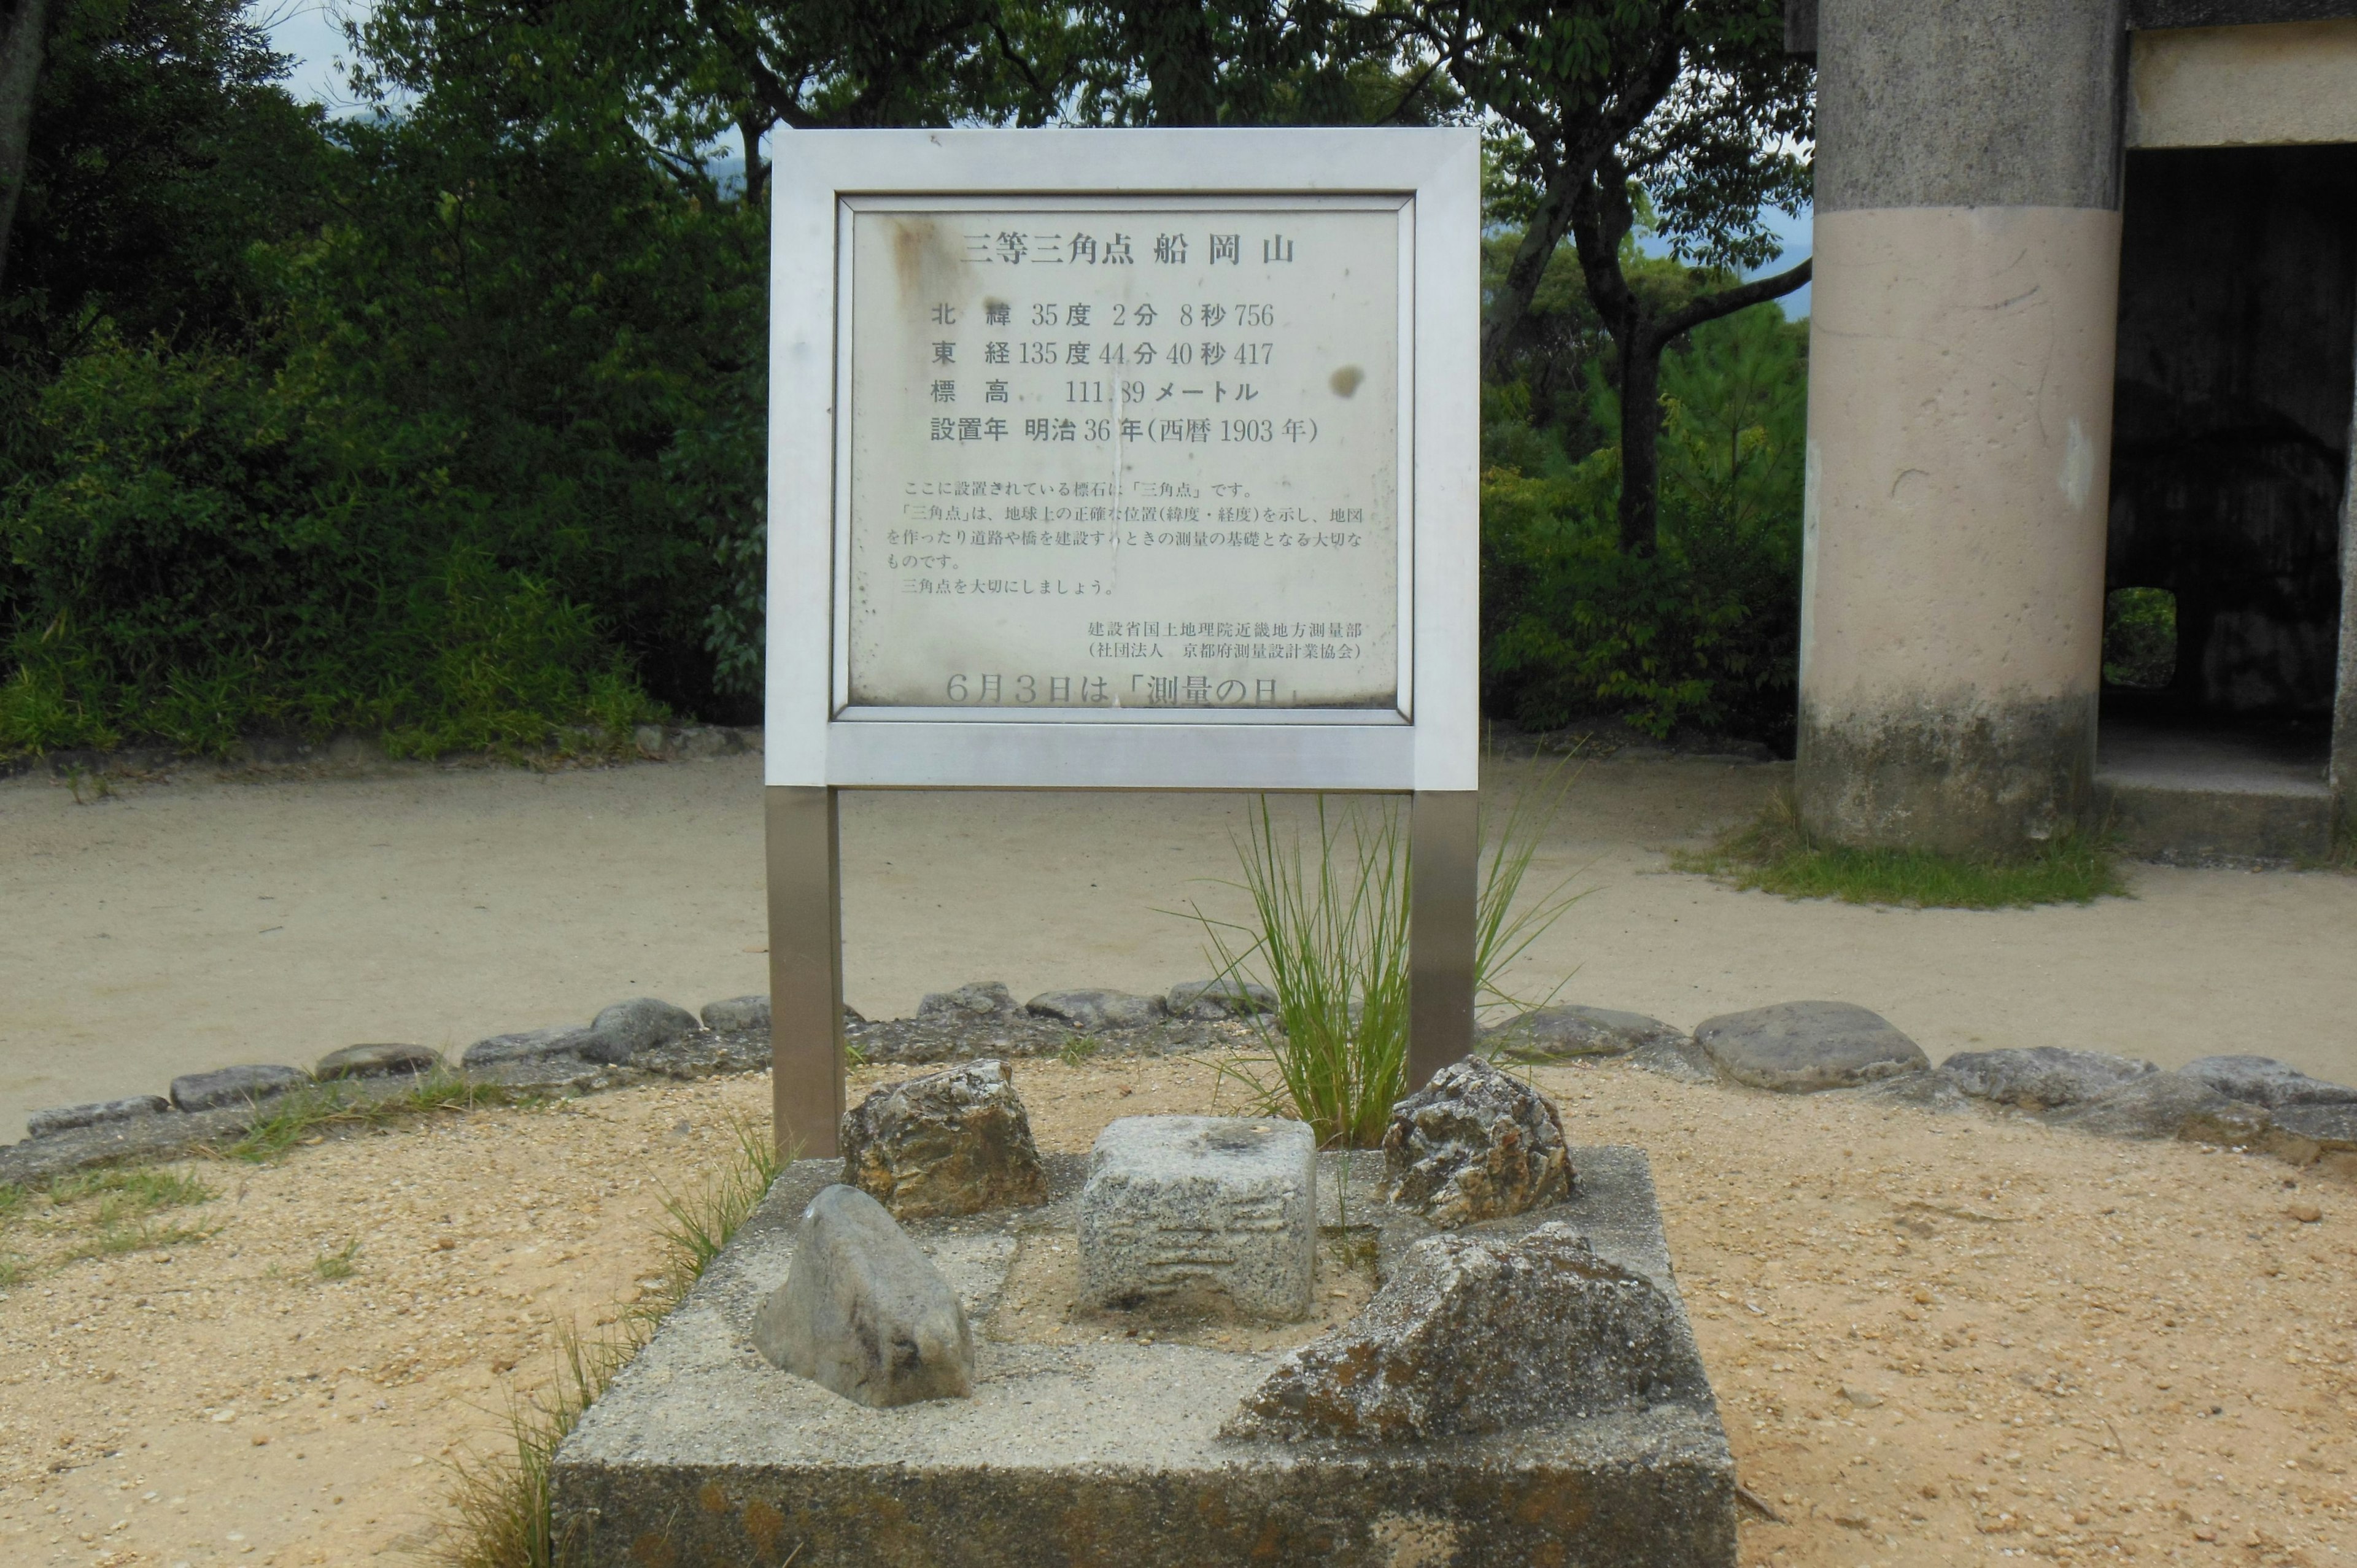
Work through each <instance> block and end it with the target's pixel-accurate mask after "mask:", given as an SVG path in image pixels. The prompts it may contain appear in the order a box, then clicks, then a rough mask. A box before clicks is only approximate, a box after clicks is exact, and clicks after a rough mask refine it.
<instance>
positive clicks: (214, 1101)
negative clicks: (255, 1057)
mask: <svg viewBox="0 0 2357 1568" xmlns="http://www.w3.org/2000/svg"><path fill="white" fill-rule="evenodd" d="M310 1081H311V1079H310V1078H309V1076H308V1075H307V1074H306V1073H303V1072H300V1071H298V1070H297V1069H294V1068H291V1067H225V1068H221V1069H219V1070H218V1071H214V1072H192V1073H188V1074H185V1075H183V1076H181V1077H179V1078H176V1079H173V1080H172V1103H173V1104H174V1105H175V1106H177V1107H178V1108H179V1109H180V1110H182V1111H215V1110H219V1109H220V1108H221V1107H222V1106H224V1105H244V1104H248V1103H250V1102H252V1101H257V1100H267V1099H269V1098H270V1097H271V1096H272V1095H274V1094H284V1093H285V1092H286V1091H287V1090H290V1089H293V1088H295V1087H296V1085H298V1084H305V1083H308V1082H310Z"/></svg>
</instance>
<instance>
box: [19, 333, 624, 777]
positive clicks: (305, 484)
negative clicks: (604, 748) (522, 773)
mask: <svg viewBox="0 0 2357 1568" xmlns="http://www.w3.org/2000/svg"><path fill="white" fill-rule="evenodd" d="M33 424H34V429H33V430H32V432H31V433H30V435H29V436H28V437H27V440H26V442H25V443H24V445H25V446H29V448H30V449H31V452H32V457H31V460H30V461H28V462H27V464H25V466H24V467H23V468H22V469H21V470H20V472H19V473H18V475H17V477H16V480H15V482H14V483H13V484H12V485H10V486H9V487H8V488H7V489H6V490H5V492H0V593H4V594H5V597H0V606H5V608H7V609H8V610H9V611H10V612H11V614H10V615H9V617H8V619H7V622H6V623H5V624H6V626H7V628H8V637H7V640H6V641H5V643H0V659H5V660H6V662H7V663H8V664H11V665H13V666H14V668H13V670H12V671H10V672H9V673H8V675H7V677H6V679H5V681H0V753H5V752H12V751H24V750H27V749H38V750H47V749H54V748H57V747H61V746H112V745H114V744H117V743H118V742H120V741H123V740H126V739H132V738H137V737H153V738H156V739H160V740H163V741H167V742H169V743H170V744H172V745H174V746H179V747H182V748H184V749H186V750H189V751H192V752H208V753H216V754H218V753H221V752H225V751H227V750H228V749H229V748H230V747H231V746H234V745H235V744H236V743H237V742H238V740H239V739H240V738H241V737H242V736H244V735H247V734H249V733H252V732H254V731H256V730H263V729H279V730H294V731H298V732H302V733H307V734H319V733H324V732H327V731H329V730H333V729H337V728H345V727H358V728H364V729H367V730H370V731H372V732H376V733H381V734H382V736H384V738H385V741H386V744H387V746H388V747H389V748H391V749H392V750H393V751H395V752H396V753H404V754H412V755H433V754H436V753H440V752H445V751H449V750H453V749H457V748H461V747H486V746H509V747H512V746H543V745H547V744H549V743H551V742H553V741H556V740H558V739H560V738H561V737H562V736H563V735H564V734H565V732H566V731H567V730H578V729H585V728H586V729H590V730H594V731H597V732H601V733H612V732H615V731H618V730H619V729H621V728H623V727H626V726H628V725H630V724H631V723H632V722H634V721H635V720H637V719H638V718H640V717H643V716H651V715H653V714H656V713H657V712H659V710H658V709H657V707H656V706H655V704H654V703H652V702H651V700H650V699H649V698H648V697H647V696H646V695H645V693H643V692H642V691H641V690H640V688H639V686H638V684H637V682H635V681H634V680H633V678H632V676H631V673H630V668H629V667H628V665H627V664H626V663H625V662H624V661H623V660H622V658H621V656H620V654H619V651H618V650H617V649H616V648H615V646H614V644H613V642H612V641H611V640H610V639H608V637H606V636H605V635H604V634H603V632H602V631H601V628H599V627H598V625H597V622H596V620H595V618H593V617H592V616H591V615H590V614H589V612H588V611H587V610H586V609H585V608H583V607H580V606H578V605H576V604H573V603H568V602H566V601H565V600H564V599H562V598H561V597H559V596H557V595H556V594H555V593H554V591H553V590H552V589H551V588H550V586H549V585H547V584H546V583H545V582H544V581H542V580H540V579H537V578H535V577H533V576H531V575H527V574H526V573H524V572H522V571H520V570H518V569H516V568H514V567H511V566H504V565H501V564H498V563H497V561H496V560H495V559H494V558H493V556H492V555H491V553H490V550H489V549H488V548H487V547H486V546H485V545H483V544H480V543H476V542H470V540H469V535H470V534H471V533H473V532H479V530H478V529H477V527H476V524H477V521H478V518H479V514H480V512H481V510H482V504H481V498H479V497H477V496H473V495H469V494H468V493H466V492H464V491H462V490H459V489H457V488H455V487H453V486H451V485H449V484H448V483H447V482H446V481H445V479H444V478H442V476H441V475H440V473H439V472H438V470H437V468H436V467H435V464H436V460H437V459H439V458H442V457H444V456H447V450H448V446H449V441H448V439H447V437H443V438H437V437H436V434H435V427H434V425H433V424H432V423H431V422H425V423H424V424H420V423H419V422H415V421H397V420H393V419H391V418H389V417H388V416H386V415H384V414H383V413H382V411H381V410H378V409H375V408H373V407H372V406H371V405H369V404H366V403H361V402H357V401H354V400H350V399H340V398H338V397H336V396H334V395H332V394H331V393H330V392H329V391H328V388H327V387H326V386H324V385H323V384H322V383H321V381H319V379H318V378H317V376H316V374H307V373H306V371H305V368H304V364H303V361H301V360H297V361H296V365H295V366H293V367H290V368H287V369H282V370H279V371H268V370H265V369H264V367H263V366H262V365H261V364H259V363H258V362H257V361H256V360H254V359H253V358H241V357H238V356H235V355H231V354H229V353H226V352H223V351H220V350H216V349H193V350H188V351H185V352H175V351H171V350H168V349H162V348H157V347H147V348H134V347H130V346H127V345H124V344H122V343H119V342H117V341H115V340H113V338H112V337H111V336H108V335H105V334H103V333H102V335H101V338H100V340H99V341H98V342H97V343H96V344H95V345H94V346H93V347H92V348H91V349H89V350H87V351H86V352H84V353H82V354H81V355H79V356H77V357H75V358H74V359H72V360H69V361H68V362H67V363H66V365H65V366H64V368H63V370H62V371H61V372H60V374H59V376H58V377H57V378H56V379H55V380H54V381H51V382H50V383H49V384H48V386H47V387H46V388H44V389H43V390H42V391H41V392H40V393H39V395H38V398H37V399H36V400H35V401H34V403H33Z"/></svg>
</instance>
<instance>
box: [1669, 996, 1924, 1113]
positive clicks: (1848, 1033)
mask: <svg viewBox="0 0 2357 1568" xmlns="http://www.w3.org/2000/svg"><path fill="white" fill-rule="evenodd" d="M1695 1040H1697V1041H1698V1042H1700V1044H1701V1046H1702V1047H1703V1049H1704V1050H1705V1051H1706V1052H1708V1053H1709V1054H1710V1059H1711V1064H1712V1065H1713V1066H1714V1067H1716V1068H1717V1069H1718V1071H1719V1073H1720V1075H1721V1076H1723V1077H1726V1078H1729V1079H1734V1080H1735V1081H1736V1082H1737V1083H1744V1084H1749V1085H1750V1086H1751V1087H1752V1088H1754V1089H1767V1090H1775V1091H1776V1092H1778V1093H1781V1094H1813V1093H1814V1092H1816V1091H1817V1090H1822V1089H1848V1088H1852V1087H1854V1086H1856V1085H1857V1084H1861V1083H1872V1082H1873V1081H1874V1080H1875V1079H1878V1078H1896V1077H1898V1076H1899V1075H1900V1073H1902V1072H1918V1071H1921V1069H1925V1068H1928V1067H1930V1066H1931V1065H1932V1063H1931V1059H1930V1058H1927V1057H1926V1056H1924V1054H1923V1052H1922V1048H1921V1047H1919V1046H1917V1045H1916V1044H1915V1042H1914V1041H1912V1040H1910V1039H1909V1038H1908V1037H1907V1036H1904V1035H1902V1034H1900V1032H1899V1031H1898V1030H1897V1029H1895V1028H1893V1027H1891V1026H1890V1023H1889V1020H1888V1019H1886V1018H1884V1017H1883V1016H1882V1015H1880V1014H1878V1013H1870V1012H1868V1011H1867V1009H1865V1008H1863V1007H1859V1006H1856V1005H1853V1004H1850V1003H1847V1002H1779V1003H1777V1004H1774V1005H1773V1006H1769V1007H1754V1008H1751V1009H1750V1010H1749V1011H1748V1012H1743V1013H1723V1014H1721V1015H1719V1016H1717V1017H1716V1018H1711V1019H1706V1020H1705V1021H1704V1023H1703V1024H1702V1025H1701V1026H1699V1027H1697V1028H1696V1029H1695Z"/></svg>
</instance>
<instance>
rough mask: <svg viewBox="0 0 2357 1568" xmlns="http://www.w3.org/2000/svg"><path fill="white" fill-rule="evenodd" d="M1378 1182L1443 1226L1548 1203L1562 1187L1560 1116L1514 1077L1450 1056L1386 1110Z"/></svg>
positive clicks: (1387, 1194)
mask: <svg viewBox="0 0 2357 1568" xmlns="http://www.w3.org/2000/svg"><path fill="white" fill-rule="evenodd" d="M1383 1189H1384V1190H1383V1196H1384V1198H1385V1200H1386V1201H1387V1202H1391V1203H1396V1204H1399V1205H1401V1206H1402V1207H1404V1208H1415V1209H1419V1210H1421V1211H1422V1212H1423V1214H1424V1216H1425V1217H1426V1219H1430V1220H1431V1221H1432V1222H1433V1223H1434V1224H1435V1225H1437V1226H1440V1227H1441V1228H1443V1229H1444V1230H1448V1229H1453V1228H1455V1227H1457V1226H1459V1225H1468V1224H1471V1223H1473V1222H1474V1221H1476V1220H1480V1219H1501V1218H1503V1217H1504V1216H1506V1215H1509V1214H1520V1213H1522V1212H1523V1210H1525V1209H1530V1208H1537V1207H1538V1206H1539V1205H1540V1204H1542V1203H1553V1202H1555V1201H1557V1200H1559V1199H1561V1198H1562V1197H1565V1196H1566V1195H1567V1194H1568V1193H1569V1192H1570V1190H1571V1165H1570V1162H1569V1160H1568V1159H1567V1158H1566V1155H1565V1153H1564V1145H1563V1122H1562V1121H1561V1119H1559V1118H1558V1117H1557V1116H1556V1115H1555V1107H1554V1106H1553V1105H1551V1104H1549V1103H1548V1102H1547V1100H1546V1097H1545V1096H1544V1095H1543V1094H1541V1093H1539V1092H1538V1090H1534V1089H1533V1088H1532V1087H1531V1086H1530V1085H1529V1084H1527V1083H1524V1082H1523V1080H1522V1079H1518V1078H1513V1077H1511V1076H1509V1075H1508V1074H1506V1073H1503V1072H1501V1071H1499V1070H1498V1069H1496V1068H1494V1067H1492V1066H1491V1065H1490V1064H1489V1063H1488V1062H1486V1061H1483V1060H1482V1059H1481V1058H1479V1057H1467V1058H1465V1059H1464V1060H1462V1061H1456V1062H1451V1063H1449V1064H1448V1066H1447V1067H1445V1068H1442V1069H1440V1070H1439V1071H1438V1072H1437V1073H1434V1074H1433V1075H1432V1081H1431V1082H1429V1083H1427V1084H1426V1085H1425V1086H1424V1087H1423V1088H1422V1089H1419V1090H1416V1091H1415V1093H1414V1094H1411V1095H1409V1096H1408V1097H1407V1098H1406V1099H1405V1100H1403V1101H1400V1102H1399V1103H1398V1104H1396V1105H1394V1106H1393V1107H1392V1122H1391V1126H1390V1127H1389V1128H1388V1129H1387V1130H1386V1131H1385V1132H1384V1133H1383Z"/></svg>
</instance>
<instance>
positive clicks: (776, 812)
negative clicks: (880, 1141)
mask: <svg viewBox="0 0 2357 1568" xmlns="http://www.w3.org/2000/svg"><path fill="white" fill-rule="evenodd" d="M762 793H763V795H764V797H765V798H766V801H767V807H766V812H765V815H766V817H767V825H768V849H769V879H770V1105H771V1108H772V1112H773V1114H774V1117H775V1122H776V1132H777V1139H778V1153H779V1155H780V1157H781V1158H785V1159H797V1158H800V1159H809V1158H813V1157H815V1156H823V1155H836V1154H840V1153H841V1152H842V1149H841V1145H840V1144H839V1142H838V1134H839V1132H840V1129H841V1126H842V1123H843V878H842V873H841V868H840V864H839V860H838V856H837V851H836V845H837V843H838V835H837V833H836V812H835V792H834V790H833V789H819V788H802V787H790V786H778V785H772V786H770V788H768V789H764V790H763V791H762Z"/></svg>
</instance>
